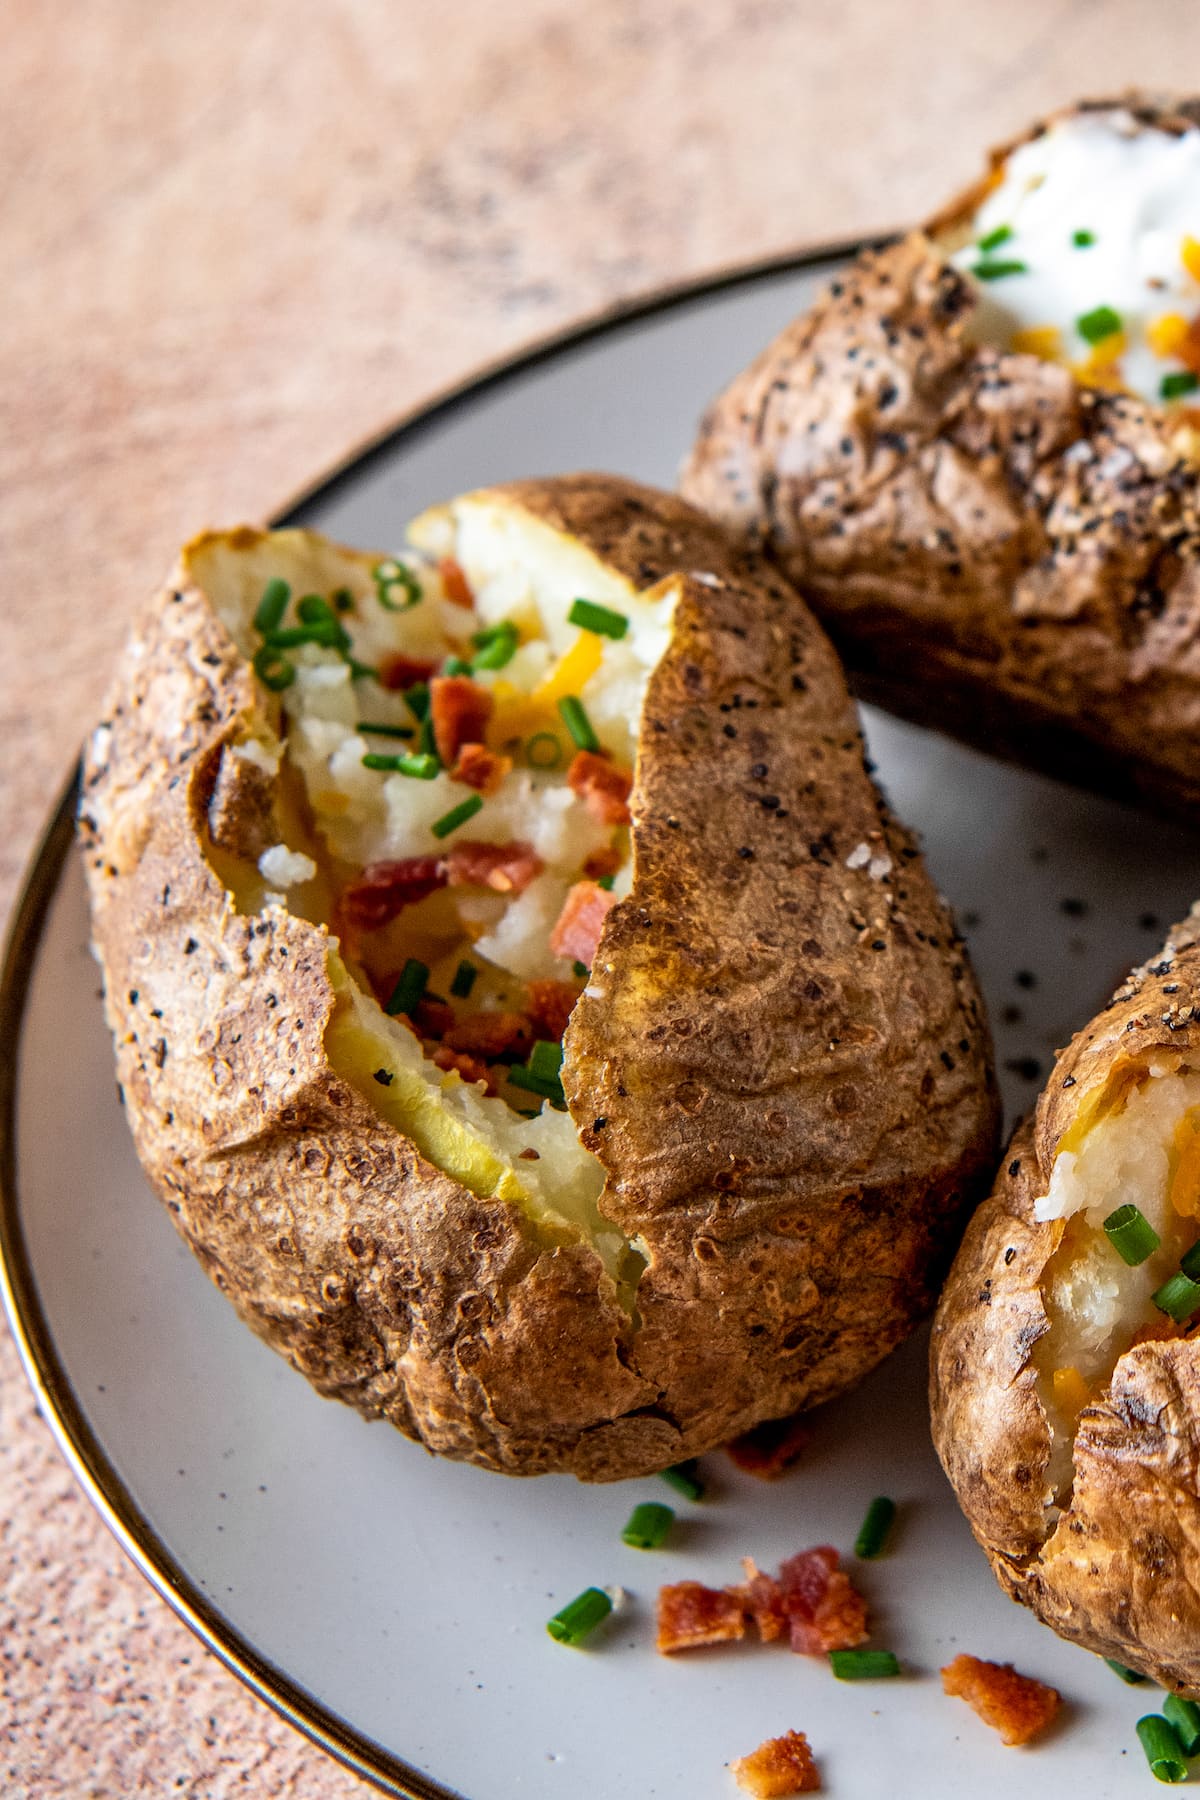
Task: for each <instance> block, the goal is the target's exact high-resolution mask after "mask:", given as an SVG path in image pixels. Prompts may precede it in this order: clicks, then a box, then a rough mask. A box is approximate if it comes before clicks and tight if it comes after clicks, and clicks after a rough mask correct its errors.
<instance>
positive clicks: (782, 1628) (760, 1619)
mask: <svg viewBox="0 0 1200 1800" xmlns="http://www.w3.org/2000/svg"><path fill="white" fill-rule="evenodd" d="M742 1568H743V1569H744V1570H745V1573H746V1580H745V1582H744V1584H743V1585H742V1586H741V1587H740V1588H731V1589H730V1592H731V1593H735V1594H737V1595H738V1596H739V1597H740V1599H741V1602H742V1605H743V1606H744V1608H745V1609H746V1611H747V1612H748V1613H749V1615H750V1617H751V1618H752V1619H753V1620H754V1623H755V1624H756V1625H757V1627H758V1635H759V1637H760V1638H761V1639H762V1641H763V1643H764V1644H770V1643H773V1642H774V1641H775V1639H776V1638H781V1637H783V1636H784V1634H785V1633H786V1631H787V1626H788V1618H787V1612H786V1610H785V1608H784V1604H783V1589H782V1588H781V1587H780V1585H779V1583H778V1582H777V1581H776V1580H775V1578H774V1576H772V1575H764V1574H763V1572H762V1570H761V1569H760V1568H759V1567H758V1565H757V1564H756V1563H755V1561H754V1558H753V1557H752V1556H743V1558H742Z"/></svg>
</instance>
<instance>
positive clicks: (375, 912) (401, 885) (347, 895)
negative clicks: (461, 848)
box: [338, 856, 446, 931]
mask: <svg viewBox="0 0 1200 1800" xmlns="http://www.w3.org/2000/svg"><path fill="white" fill-rule="evenodd" d="M445 885H446V865H445V863H444V862H443V860H442V858H441V857H440V856H406V857H404V858H402V859H401V860H400V861H399V862H377V863H368V864H367V867H366V868H365V869H364V870H363V871H362V874H361V875H357V876H355V878H354V880H353V881H352V882H350V883H349V885H348V886H347V887H346V888H344V889H343V891H342V896H341V900H340V901H339V903H338V905H339V911H340V913H341V914H342V916H343V917H344V918H345V919H346V921H347V923H348V924H349V925H350V926H351V927H353V928H355V929H357V930H359V931H378V930H379V929H380V927H381V926H383V925H387V924H389V923H390V922H391V920H392V919H395V918H397V917H398V916H399V915H400V913H402V912H403V911H404V908H405V907H406V906H415V905H416V904H417V902H418V901H419V900H425V899H428V897H429V895H430V894H433V893H436V891H437V889H438V888H440V887H445Z"/></svg>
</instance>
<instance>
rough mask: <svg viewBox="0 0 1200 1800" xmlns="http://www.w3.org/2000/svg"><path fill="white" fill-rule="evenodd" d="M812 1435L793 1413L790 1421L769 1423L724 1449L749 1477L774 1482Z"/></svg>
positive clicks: (770, 1420) (734, 1440) (735, 1439)
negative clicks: (755, 1476) (754, 1476)
mask: <svg viewBox="0 0 1200 1800" xmlns="http://www.w3.org/2000/svg"><path fill="white" fill-rule="evenodd" d="M811 1435H812V1433H811V1432H810V1430H809V1427H808V1426H807V1425H806V1424H804V1423H802V1421H801V1417H800V1415H799V1414H798V1413H793V1414H792V1415H791V1417H790V1418H787V1419H769V1420H768V1421H767V1423H766V1424H765V1425H756V1426H755V1427H754V1428H753V1430H751V1431H745V1432H743V1433H742V1435H741V1437H737V1438H734V1439H733V1441H732V1443H729V1444H726V1446H725V1449H726V1451H727V1453H728V1455H729V1457H730V1459H731V1461H732V1462H734V1463H735V1464H736V1465H737V1467H738V1468H739V1469H742V1470H744V1472H745V1473H746V1474H747V1475H757V1476H758V1478H759V1480H760V1481H774V1480H775V1479H776V1477H777V1476H779V1475H782V1474H783V1472H784V1470H785V1469H789V1468H790V1467H791V1465H792V1464H793V1463H794V1462H795V1460H796V1458H797V1457H798V1456H799V1455H800V1453H801V1451H802V1450H803V1449H804V1448H805V1446H806V1445H807V1443H808V1440H809V1438H810V1437H811Z"/></svg>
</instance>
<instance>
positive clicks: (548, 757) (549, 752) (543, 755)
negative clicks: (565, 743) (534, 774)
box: [525, 731, 563, 769]
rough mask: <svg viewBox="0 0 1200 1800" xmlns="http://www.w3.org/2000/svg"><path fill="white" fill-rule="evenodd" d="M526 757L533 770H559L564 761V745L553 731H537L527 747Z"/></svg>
mask: <svg viewBox="0 0 1200 1800" xmlns="http://www.w3.org/2000/svg"><path fill="white" fill-rule="evenodd" d="M525 757H526V760H527V761H528V763H529V766H530V768H531V769H557V767H558V765H559V763H560V762H561V761H562V759H563V753H562V745H561V744H560V743H559V741H558V739H557V738H556V737H555V735H554V733H553V732H552V731H535V732H534V734H533V736H532V737H531V738H530V740H529V742H528V743H527V744H526V746H525Z"/></svg>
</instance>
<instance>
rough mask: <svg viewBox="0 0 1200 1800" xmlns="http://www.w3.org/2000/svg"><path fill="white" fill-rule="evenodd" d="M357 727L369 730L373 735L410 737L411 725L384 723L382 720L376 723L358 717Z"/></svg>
mask: <svg viewBox="0 0 1200 1800" xmlns="http://www.w3.org/2000/svg"><path fill="white" fill-rule="evenodd" d="M357 729H358V730H359V731H366V732H369V733H370V734H371V735H372V736H373V737H394V738H410V737H411V736H412V726H411V725H384V724H383V723H382V722H380V723H378V724H377V723H376V722H375V721H374V720H370V721H368V720H367V719H360V720H359V722H358V727H357Z"/></svg>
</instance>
